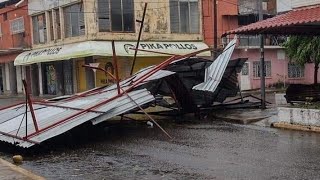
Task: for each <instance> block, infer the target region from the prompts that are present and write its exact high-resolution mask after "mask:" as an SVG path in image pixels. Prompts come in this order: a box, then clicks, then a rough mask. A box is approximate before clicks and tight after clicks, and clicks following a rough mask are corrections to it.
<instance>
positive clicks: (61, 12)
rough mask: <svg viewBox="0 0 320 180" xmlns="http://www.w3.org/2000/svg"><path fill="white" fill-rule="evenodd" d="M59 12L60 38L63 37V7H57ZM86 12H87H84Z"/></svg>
mask: <svg viewBox="0 0 320 180" xmlns="http://www.w3.org/2000/svg"><path fill="white" fill-rule="evenodd" d="M59 13H60V31H61V39H64V38H65V33H64V15H63V8H62V7H59ZM86 14H88V13H86Z"/></svg>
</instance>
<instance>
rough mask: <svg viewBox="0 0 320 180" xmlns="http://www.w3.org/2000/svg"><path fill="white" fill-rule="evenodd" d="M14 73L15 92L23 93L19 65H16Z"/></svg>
mask: <svg viewBox="0 0 320 180" xmlns="http://www.w3.org/2000/svg"><path fill="white" fill-rule="evenodd" d="M16 73H17V92H18V93H19V94H20V93H23V85H22V67H21V66H16Z"/></svg>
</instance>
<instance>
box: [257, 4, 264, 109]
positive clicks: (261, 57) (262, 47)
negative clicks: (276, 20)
mask: <svg viewBox="0 0 320 180" xmlns="http://www.w3.org/2000/svg"><path fill="white" fill-rule="evenodd" d="M262 1H263V0H259V4H258V9H259V21H262V20H263V7H262ZM264 64H265V63H264V35H263V34H260V81H261V109H266V88H265V73H264V72H265V68H264Z"/></svg>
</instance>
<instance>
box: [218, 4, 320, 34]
mask: <svg viewBox="0 0 320 180" xmlns="http://www.w3.org/2000/svg"><path fill="white" fill-rule="evenodd" d="M229 34H248V35H255V34H283V35H320V6H312V7H304V8H299V9H294V10H291V11H289V12H287V13H285V14H281V15H278V16H275V17H273V18H269V19H266V20H263V21H259V22H256V23H252V24H249V25H247V26H242V27H240V28H237V29H234V30H231V31H228V32H227V33H225V34H224V35H229Z"/></svg>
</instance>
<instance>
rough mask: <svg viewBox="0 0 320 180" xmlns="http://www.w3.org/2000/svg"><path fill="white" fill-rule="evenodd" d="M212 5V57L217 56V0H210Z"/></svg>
mask: <svg viewBox="0 0 320 180" xmlns="http://www.w3.org/2000/svg"><path fill="white" fill-rule="evenodd" d="M212 5H213V59H216V57H217V54H218V52H217V49H218V17H217V16H218V8H217V6H218V4H217V0H212Z"/></svg>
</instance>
